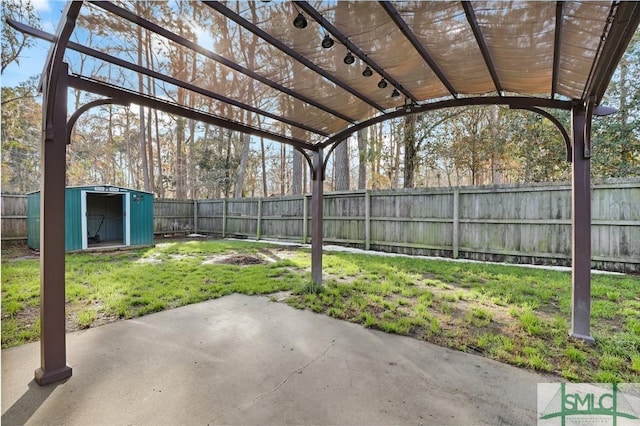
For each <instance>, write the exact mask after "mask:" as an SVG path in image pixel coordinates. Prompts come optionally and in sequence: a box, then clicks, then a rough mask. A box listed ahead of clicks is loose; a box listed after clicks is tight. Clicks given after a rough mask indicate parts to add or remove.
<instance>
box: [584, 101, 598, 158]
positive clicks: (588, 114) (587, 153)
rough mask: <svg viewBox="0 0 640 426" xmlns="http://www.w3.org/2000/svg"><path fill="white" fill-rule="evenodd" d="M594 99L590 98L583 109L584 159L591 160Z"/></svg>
mask: <svg viewBox="0 0 640 426" xmlns="http://www.w3.org/2000/svg"><path fill="white" fill-rule="evenodd" d="M595 102H596V97H595V96H590V97H589V99H588V100H587V105H586V108H585V123H584V152H583V156H584V158H591V120H592V119H593V109H594V108H595Z"/></svg>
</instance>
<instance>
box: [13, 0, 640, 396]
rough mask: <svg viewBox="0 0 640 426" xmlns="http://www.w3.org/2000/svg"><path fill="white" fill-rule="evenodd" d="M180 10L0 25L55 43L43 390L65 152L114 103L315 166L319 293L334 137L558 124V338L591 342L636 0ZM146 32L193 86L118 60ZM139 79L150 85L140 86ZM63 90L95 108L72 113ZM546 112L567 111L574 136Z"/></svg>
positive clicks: (136, 5) (61, 313)
mask: <svg viewBox="0 0 640 426" xmlns="http://www.w3.org/2000/svg"><path fill="white" fill-rule="evenodd" d="M191 6H192V7H190V8H189V12H190V13H191V15H190V16H182V15H181V13H183V9H185V8H183V7H181V6H180V2H177V3H175V4H174V3H165V4H163V5H162V7H148V5H146V3H142V2H126V3H125V2H102V1H90V2H76V1H74V2H69V3H68V4H67V5H66V8H65V10H64V12H63V16H62V19H61V21H60V24H59V27H58V29H57V31H56V34H48V33H46V32H44V31H41V30H38V29H35V28H30V27H28V26H25V25H23V24H20V23H18V22H13V21H10V22H9V24H10V25H11V26H13V27H14V28H16V29H17V30H19V31H22V32H24V33H27V34H30V35H32V36H35V37H38V38H41V39H44V40H48V41H50V42H51V43H52V48H51V50H50V52H49V55H48V58H47V60H46V64H45V68H44V72H43V74H42V80H41V84H42V90H43V93H44V98H43V99H44V102H43V111H44V112H43V126H44V127H43V130H44V131H43V138H42V145H41V148H42V150H41V170H42V178H41V230H40V232H41V237H40V238H41V239H40V241H41V246H40V247H41V253H40V256H41V257H40V259H41V262H40V264H41V307H40V311H41V340H40V345H41V366H40V368H39V369H37V370H36V373H35V378H36V380H37V382H38V383H39V384H41V385H44V384H48V383H52V382H57V381H60V380H63V379H66V378H68V377H70V376H71V368H70V367H69V366H67V363H66V347H65V276H64V235H65V234H64V225H65V219H64V217H65V216H64V213H65V202H64V200H65V195H64V194H65V192H64V191H65V173H66V165H65V161H66V160H65V158H66V157H65V152H66V145H67V144H68V143H69V140H70V132H71V128H72V126H73V124H74V123H75V121H76V120H77V118H78V117H79V116H80V114H82V113H83V112H85V111H87V110H88V109H89V108H92V107H95V106H98V105H104V104H109V103H111V104H123V105H128V104H137V105H142V106H145V107H149V108H154V109H157V110H160V111H164V112H166V113H169V114H174V115H178V116H182V117H185V118H188V119H194V120H197V121H200V122H204V123H210V124H213V125H216V126H220V127H222V128H226V129H230V130H234V131H239V132H243V133H248V134H251V135H257V136H260V137H264V138H267V139H270V140H273V141H277V142H281V143H285V144H288V145H291V146H292V147H293V148H295V149H296V150H297V151H299V152H300V153H301V154H302V156H303V157H304V158H305V159H306V161H307V162H308V164H309V167H310V170H311V179H312V207H311V215H312V229H311V239H312V254H311V258H312V273H311V274H312V279H313V281H314V282H316V283H318V284H321V283H322V244H323V223H322V220H323V180H324V171H325V168H326V164H327V157H328V156H329V155H330V154H331V152H332V151H333V150H334V149H335V147H336V146H337V145H338V144H339V143H340V142H341V141H343V140H345V139H346V138H347V137H348V136H349V135H351V134H353V133H354V132H356V131H358V130H359V129H362V128H365V127H367V126H370V125H372V124H374V123H379V122H382V121H384V120H388V119H391V118H395V117H401V116H404V115H408V114H416V113H423V112H427V111H431V110H436V109H441V108H450V107H459V106H469V105H503V106H508V107H511V108H519V109H526V110H530V111H533V112H535V113H538V114H540V115H542V116H544V117H546V118H547V119H549V120H551V121H552V122H553V123H554V124H555V125H556V126H557V127H558V129H559V131H560V132H561V134H562V136H563V138H564V140H565V143H566V146H567V158H568V160H569V161H571V162H572V175H573V178H572V194H573V196H572V227H573V233H572V239H573V241H572V247H573V252H572V276H573V279H572V283H573V292H572V294H573V297H572V299H573V300H572V315H571V329H570V330H569V333H570V334H571V335H572V336H574V337H576V338H579V339H583V340H586V341H593V338H592V337H591V334H590V324H589V321H590V298H591V288H590V287H591V281H590V265H591V262H590V259H591V201H590V157H591V135H590V127H591V120H592V116H593V115H604V114H609V113H612V112H614V111H615V110H613V109H611V108H605V107H602V106H600V103H601V101H602V98H603V95H604V93H605V90H606V88H607V85H608V83H609V81H610V79H611V77H612V75H613V73H614V71H615V68H616V66H617V64H618V62H619V61H620V59H621V57H622V55H623V53H624V51H625V48H626V46H627V45H628V43H629V41H630V39H631V37H632V36H633V34H634V32H635V30H636V28H637V27H638V23H639V22H640V3H637V2H620V1H602V2H591V1H589V2H573V1H571V2H562V1H558V2H540V1H509V2H501V1H462V2H460V1H455V2H454V1H439V2H426V1H409V2H387V1H381V2H369V1H366V2H365V1H362V2H354V1H312V2H306V1H294V2H217V1H202V2H198V3H194V4H193V5H191ZM167 23H170V24H167ZM105 25H107V26H105ZM109 25H110V27H109ZM105 28H110V29H109V30H105ZM143 31H144V32H145V33H146V34H152V36H151V38H150V40H152V43H160V42H161V43H162V46H165V48H166V52H172V53H173V54H176V55H183V56H182V57H183V58H193V62H192V63H191V64H192V65H193V64H197V77H196V78H193V75H194V74H193V73H192V75H190V73H189V72H187V70H185V69H174V68H172V67H165V68H163V69H153V68H154V67H153V66H143V65H142V63H143V62H142V61H140V57H138V61H132V60H131V57H130V56H127V55H126V54H125V53H123V52H126V51H127V49H133V50H134V51H135V49H136V48H137V47H138V46H137V43H139V41H140V34H142V32H143ZM72 35H75V38H76V39H77V42H74V41H71V40H70V39H71V36H72ZM136 36H137V37H136ZM150 43H151V42H150ZM156 46H159V44H158V45H156ZM71 55H80V56H81V57H84V58H91V59H92V60H95V61H97V62H99V63H103V64H108V66H109V67H114V68H117V69H118V71H119V73H120V75H121V76H124V77H125V78H124V79H123V80H121V81H125V82H126V83H124V84H123V83H117V82H113V81H109V78H108V75H106V74H100V73H98V74H97V75H91V76H88V75H81V74H78V73H72V72H70V71H69V66H68V65H67V63H66V62H65V60H68V59H65V57H68V56H71ZM152 63H153V62H152ZM193 66H195V65H193ZM142 77H144V79H145V81H146V82H147V84H146V85H143V84H138V83H139V82H140V81H141V80H139V78H140V79H142ZM156 86H157V87H169V88H173V89H176V90H181V91H182V93H186V94H187V95H185V96H182V97H180V96H179V97H178V98H177V100H167V99H166V98H161V97H159V96H154V94H155V93H156V91H155V90H151V88H152V87H156ZM69 88H74V89H79V90H82V91H86V92H91V93H94V94H97V95H100V99H97V100H94V101H92V102H89V103H87V104H86V105H84V106H82V107H81V108H80V109H78V110H77V111H75V112H74V113H73V114H72V115H71V117H69V116H68V112H67V109H68V101H67V92H68V89H69ZM549 110H567V111H570V112H571V128H570V129H568V130H567V129H565V128H564V127H563V125H562V124H561V123H560V122H559V121H558V120H557V118H556V117H555V116H553V115H552V114H551V113H550V112H549ZM325 152H326V154H325Z"/></svg>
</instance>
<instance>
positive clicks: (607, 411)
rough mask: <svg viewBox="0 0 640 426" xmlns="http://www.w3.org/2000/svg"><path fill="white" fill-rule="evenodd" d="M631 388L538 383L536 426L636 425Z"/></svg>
mask: <svg viewBox="0 0 640 426" xmlns="http://www.w3.org/2000/svg"><path fill="white" fill-rule="evenodd" d="M638 391H639V388H638V386H637V385H634V384H616V383H613V384H611V383H538V425H540V426H551V425H561V426H569V425H594V424H597V425H613V426H627V425H640V394H639V393H638Z"/></svg>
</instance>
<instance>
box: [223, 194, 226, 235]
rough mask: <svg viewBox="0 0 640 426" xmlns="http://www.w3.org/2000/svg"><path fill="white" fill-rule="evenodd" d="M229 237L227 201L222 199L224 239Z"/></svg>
mask: <svg viewBox="0 0 640 426" xmlns="http://www.w3.org/2000/svg"><path fill="white" fill-rule="evenodd" d="M226 236H227V199H226V198H223V199H222V238H226Z"/></svg>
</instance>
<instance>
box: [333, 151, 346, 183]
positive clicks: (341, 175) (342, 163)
mask: <svg viewBox="0 0 640 426" xmlns="http://www.w3.org/2000/svg"><path fill="white" fill-rule="evenodd" d="M333 155H334V159H333V164H334V165H335V189H336V191H348V190H349V141H348V140H347V139H345V140H343V141H342V142H340V143H339V144H338V146H337V147H336V149H335V150H334V151H333Z"/></svg>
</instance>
